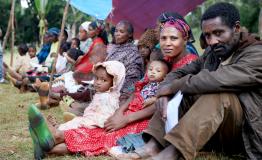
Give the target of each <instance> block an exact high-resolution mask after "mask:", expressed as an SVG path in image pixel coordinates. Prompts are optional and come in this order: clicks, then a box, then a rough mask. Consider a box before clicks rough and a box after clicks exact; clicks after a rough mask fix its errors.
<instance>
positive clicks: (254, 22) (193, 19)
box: [186, 0, 260, 33]
mask: <svg viewBox="0 0 262 160" xmlns="http://www.w3.org/2000/svg"><path fill="white" fill-rule="evenodd" d="M217 2H229V3H231V4H234V5H235V6H236V7H237V8H238V9H239V12H240V20H241V25H242V26H245V27H246V28H247V29H248V30H249V31H250V32H252V33H257V32H258V17H259V11H260V3H259V0H206V1H205V2H204V3H203V4H202V5H200V6H199V7H197V8H196V9H195V10H194V11H193V12H191V13H190V14H188V15H187V16H186V20H187V21H188V23H189V24H190V26H194V27H198V28H200V19H201V15H202V14H203V12H204V11H205V10H206V9H207V8H208V7H209V6H211V5H213V4H214V3H217Z"/></svg>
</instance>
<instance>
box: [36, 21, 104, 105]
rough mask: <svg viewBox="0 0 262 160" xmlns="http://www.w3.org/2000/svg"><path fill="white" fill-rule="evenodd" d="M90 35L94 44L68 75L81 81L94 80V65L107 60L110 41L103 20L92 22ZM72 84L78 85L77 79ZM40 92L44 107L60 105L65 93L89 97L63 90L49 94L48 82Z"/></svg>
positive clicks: (42, 85) (41, 86) (89, 28)
mask: <svg viewBox="0 0 262 160" xmlns="http://www.w3.org/2000/svg"><path fill="white" fill-rule="evenodd" d="M88 37H90V38H91V39H92V44H91V46H90V47H89V50H88V52H87V53H86V54H84V55H83V56H80V57H79V58H78V59H77V61H76V63H75V65H74V71H73V72H72V73H67V75H68V76H69V77H71V78H72V76H74V77H78V79H77V82H80V83H81V82H82V81H83V80H92V79H93V74H92V68H93V65H94V64H96V63H97V62H103V61H104V60H105V57H106V44H107V43H108V41H107V36H106V33H105V31H104V27H103V22H102V21H93V22H91V23H90V25H89V27H88ZM66 77H67V76H66ZM72 79H73V78H72ZM71 85H76V79H75V81H74V82H72V84H71ZM71 85H69V86H71ZM65 87H66V86H65ZM51 90H52V88H51ZM61 91H62V90H61ZM38 93H39V96H40V106H41V108H43V109H46V108H49V106H48V104H50V105H58V104H59V103H58V102H59V101H60V100H61V97H62V96H65V95H70V96H72V97H74V98H78V97H80V98H81V99H82V98H84V99H87V97H83V96H81V95H82V93H78V92H76V93H71V92H70V93H69V92H66V93H65V92H63V93H62V94H59V95H58V94H53V93H51V94H49V84H48V83H46V82H44V83H42V84H41V85H40V89H39V91H38ZM48 94H49V97H48ZM84 95H85V94H84ZM83 109H84V108H83Z"/></svg>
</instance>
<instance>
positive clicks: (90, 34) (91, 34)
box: [88, 25, 97, 38]
mask: <svg viewBox="0 0 262 160" xmlns="http://www.w3.org/2000/svg"><path fill="white" fill-rule="evenodd" d="M96 36H97V30H96V29H94V28H93V27H92V26H90V25H89V27H88V37H90V38H94V37H96Z"/></svg>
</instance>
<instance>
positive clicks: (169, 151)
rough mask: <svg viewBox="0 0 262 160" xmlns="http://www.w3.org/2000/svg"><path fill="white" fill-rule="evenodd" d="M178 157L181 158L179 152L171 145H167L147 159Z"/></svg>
mask: <svg viewBox="0 0 262 160" xmlns="http://www.w3.org/2000/svg"><path fill="white" fill-rule="evenodd" d="M179 158H181V153H180V152H179V151H178V150H177V149H176V148H175V147H174V146H173V145H169V146H168V147H167V148H165V149H164V150H163V151H161V152H160V153H158V154H157V155H155V156H153V157H150V158H148V159H147V160H178V159H179Z"/></svg>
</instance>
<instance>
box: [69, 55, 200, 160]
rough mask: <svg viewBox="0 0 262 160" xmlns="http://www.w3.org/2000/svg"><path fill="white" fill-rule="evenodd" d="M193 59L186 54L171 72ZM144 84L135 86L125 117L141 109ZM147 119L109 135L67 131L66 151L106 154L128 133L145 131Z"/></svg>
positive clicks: (94, 130) (93, 130) (87, 131)
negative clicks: (133, 96)
mask: <svg viewBox="0 0 262 160" xmlns="http://www.w3.org/2000/svg"><path fill="white" fill-rule="evenodd" d="M195 59H197V56H195V55H193V54H188V55H186V56H185V57H183V58H182V59H181V60H180V61H179V62H177V63H176V64H174V65H173V70H175V69H177V68H181V67H183V66H184V65H185V64H188V63H190V62H191V61H193V60H195ZM146 84H148V83H147V82H145V83H144V82H140V83H137V84H136V91H135V98H134V99H133V101H132V102H130V104H129V106H128V110H127V111H126V112H125V115H128V114H130V113H134V112H137V111H139V110H141V109H142V103H141V102H143V97H142V96H141V93H140V91H141V90H142V89H143V86H145V85H146ZM149 119H150V118H148V119H143V120H140V121H136V122H133V123H130V124H128V125H127V126H126V127H124V128H122V129H119V130H117V131H114V132H111V133H107V132H106V131H105V129H103V128H94V129H88V128H84V127H82V128H78V129H71V130H67V131H65V132H64V137H65V143H66V146H67V149H68V150H69V151H70V152H73V153H82V154H85V155H86V156H94V155H100V154H106V153H107V151H108V150H109V149H110V148H111V147H113V146H116V141H117V139H119V138H121V137H123V136H125V135H127V134H129V133H140V132H142V131H143V130H144V129H146V128H147V126H148V122H149Z"/></svg>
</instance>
